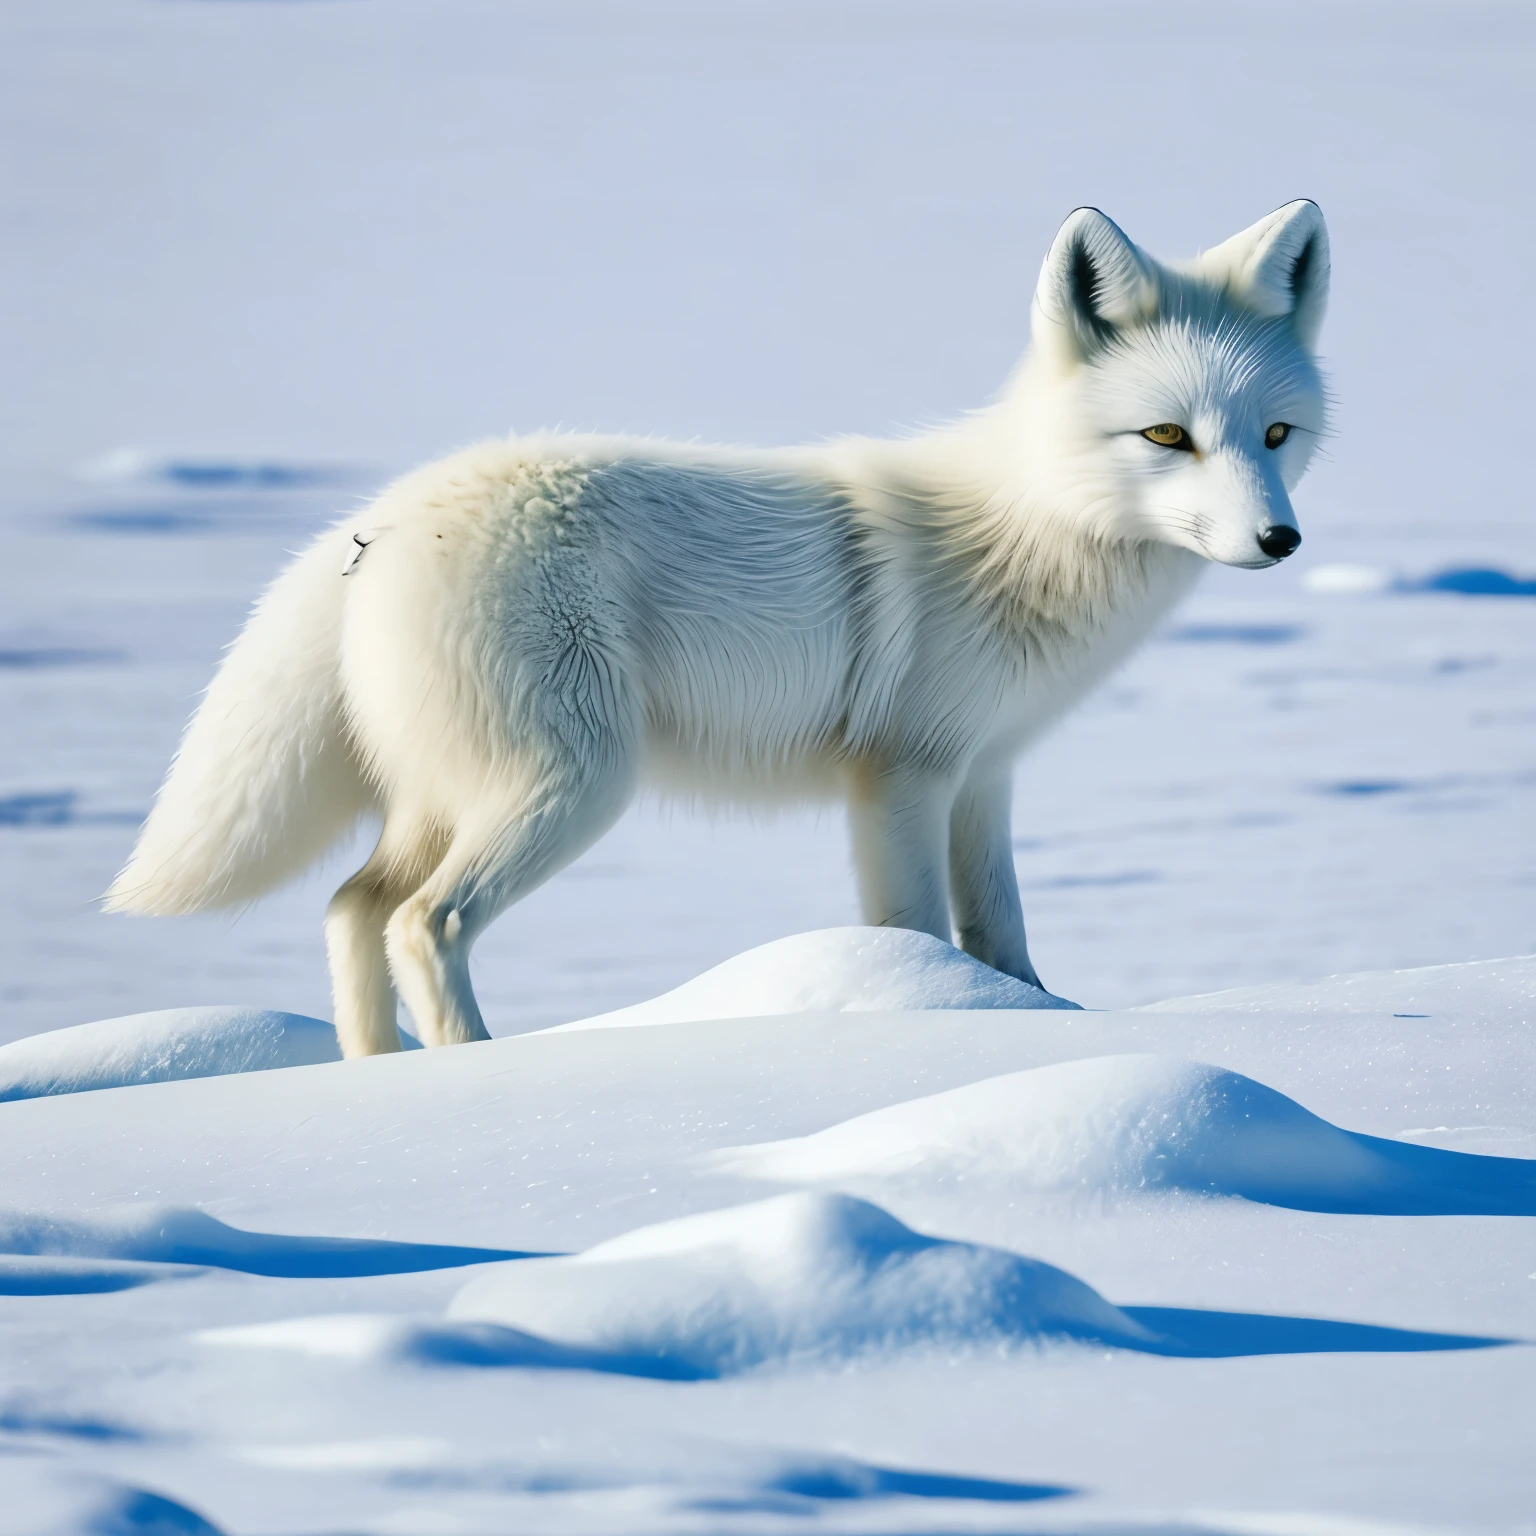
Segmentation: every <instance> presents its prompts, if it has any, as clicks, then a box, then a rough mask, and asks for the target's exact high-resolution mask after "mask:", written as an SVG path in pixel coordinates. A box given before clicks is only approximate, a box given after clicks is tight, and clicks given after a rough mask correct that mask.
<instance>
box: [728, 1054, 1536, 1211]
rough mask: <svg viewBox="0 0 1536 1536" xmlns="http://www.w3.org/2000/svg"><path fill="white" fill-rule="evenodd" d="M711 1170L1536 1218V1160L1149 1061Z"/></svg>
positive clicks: (917, 1110) (997, 1080) (1017, 1080)
mask: <svg viewBox="0 0 1536 1536" xmlns="http://www.w3.org/2000/svg"><path fill="white" fill-rule="evenodd" d="M707 1161H708V1162H709V1163H710V1164H711V1165H712V1166H713V1167H714V1168H716V1169H717V1170H718V1171H722V1172H732V1173H739V1174H744V1175H746V1176H748V1177H750V1178H759V1179H772V1180H777V1181H781V1182H784V1183H797V1184H825V1183H838V1182H841V1181H845V1180H858V1179H876V1180H878V1179H886V1178H899V1177H902V1176H907V1175H919V1176H924V1177H936V1178H946V1177H949V1178H956V1177H963V1178H999V1179H1005V1180H1007V1181H1008V1182H1010V1183H1011V1184H1013V1185H1015V1186H1023V1187H1024V1188H1026V1189H1030V1190H1035V1191H1041V1192H1048V1191H1076V1192H1081V1193H1086V1194H1123V1193H1128V1192H1132V1191H1143V1190H1181V1191H1186V1192H1190V1193H1197V1194H1212V1195H1235V1196H1240V1197H1242V1198H1244V1199H1247V1200H1255V1201H1261V1202H1263V1203H1266V1204H1270V1205H1281V1206H1289V1207H1292V1208H1294V1209H1299V1210H1312V1211H1336V1212H1352V1213H1357V1214H1375V1215H1409V1214H1415V1215H1430V1214H1453V1213H1462V1212H1464V1213H1479V1212H1480V1213H1483V1214H1510V1215H1515V1214H1536V1161H1530V1160H1526V1159H1522V1158H1503V1157H1478V1156H1473V1155H1471V1154H1468V1153H1462V1152H1447V1151H1442V1150H1440V1149H1438V1148H1433V1147H1420V1146H1413V1145H1409V1144H1406V1143H1401V1142H1394V1141H1389V1140H1386V1139H1384V1138H1381V1137H1375V1136H1362V1135H1358V1134H1356V1133H1355V1132H1352V1131H1344V1130H1341V1129H1339V1127H1337V1126H1335V1125H1331V1124H1329V1122H1328V1121H1326V1120H1323V1119H1320V1118H1319V1117H1318V1116H1317V1115H1314V1114H1312V1113H1311V1111H1310V1110H1307V1109H1304V1108H1302V1106H1301V1105H1300V1104H1298V1103H1296V1101H1295V1100H1294V1099H1289V1098H1287V1097H1286V1096H1285V1095H1284V1094H1283V1093H1278V1092H1276V1091H1275V1090H1274V1089H1273V1088H1269V1087H1266V1086H1265V1085H1264V1084H1263V1083H1260V1082H1255V1081H1254V1079H1252V1078H1250V1077H1244V1076H1243V1075H1242V1074H1241V1073H1239V1072H1229V1071H1227V1070H1225V1069H1224V1068H1221V1067H1214V1066H1209V1065H1207V1064H1205V1063H1203V1062H1198V1061H1182V1060H1179V1059H1177V1058H1172V1057H1164V1056H1154V1055H1123V1056H1102V1057H1097V1058H1093V1059H1090V1060H1086V1061H1069V1062H1063V1063H1061V1064H1060V1065H1057V1066H1049V1067H1036V1068H1033V1069H1031V1070H1029V1071H1025V1072H1010V1073H1008V1074H1006V1075H1004V1076H1001V1077H993V1078H987V1079H985V1080H984V1081H982V1082H979V1083H971V1084H968V1085H967V1086H965V1087H963V1088H952V1089H950V1090H949V1091H948V1092H945V1093H936V1094H932V1095H930V1096H928V1097H925V1098H920V1099H912V1100H909V1101H907V1102H906V1103H902V1104H893V1105H891V1106H890V1107H889V1108H887V1109H878V1110H875V1111H873V1112H871V1113H870V1114H865V1115H859V1116H857V1117H855V1118H854V1119H852V1120H847V1121H844V1122H843V1123H842V1124H841V1125H834V1126H832V1127H830V1128H829V1129H827V1130H825V1131H819V1132H817V1133H816V1134H814V1135H811V1136H802V1137H796V1138H793V1139H790V1140H786V1141H778V1142H766V1143H762V1144H760V1145H757V1146H747V1147H738V1148H732V1149H728V1150H726V1151H724V1152H720V1153H716V1154H713V1155H712V1156H711V1157H710V1158H709V1159H708V1160H707Z"/></svg>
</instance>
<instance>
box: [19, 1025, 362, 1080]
mask: <svg viewBox="0 0 1536 1536" xmlns="http://www.w3.org/2000/svg"><path fill="white" fill-rule="evenodd" d="M340 1060H341V1052H340V1050H339V1049H338V1048H337V1045H336V1031H335V1030H334V1029H332V1028H331V1026H330V1025H329V1024H326V1023H323V1022H322V1021H321V1020H319V1019H309V1018H305V1017H304V1016H303V1015H302V1014H297V1013H271V1012H267V1011H266V1010H264V1009H259V1008H167V1009H164V1010H163V1011H161V1012H158V1013H134V1014H129V1015H128V1016H127V1017H126V1018H121V1019H100V1020H98V1021H97V1022H96V1023H94V1024H77V1025H75V1026H74V1028H72V1029H57V1030H54V1031H53V1032H52V1033H51V1034H46V1035H30V1036H28V1037H27V1038H26V1039H24V1040H17V1041H14V1042H13V1043H12V1044H10V1045H5V1046H0V1100H6V1099H35V1098H41V1097H43V1096H44V1095H45V1094H54V1093H81V1092H83V1091H85V1090H86V1089H91V1088H121V1087H125V1086H127V1085H129V1084H132V1083H167V1082H172V1081H174V1080H176V1079H178V1078H184V1077H221V1076H223V1075H224V1074H225V1073H227V1072H266V1071H270V1070H271V1069H272V1068H274V1067H307V1066H312V1065H313V1064H314V1063H316V1062H321V1061H340Z"/></svg>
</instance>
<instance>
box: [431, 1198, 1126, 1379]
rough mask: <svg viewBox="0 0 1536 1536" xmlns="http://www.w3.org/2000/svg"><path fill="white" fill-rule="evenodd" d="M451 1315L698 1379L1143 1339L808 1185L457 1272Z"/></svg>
mask: <svg viewBox="0 0 1536 1536" xmlns="http://www.w3.org/2000/svg"><path fill="white" fill-rule="evenodd" d="M448 1316H449V1318H450V1319H452V1320H455V1321H460V1322H488V1323H497V1324H501V1325H503V1326H505V1327H510V1328H513V1329H516V1330H519V1331H520V1332H523V1333H530V1334H535V1335H537V1336H539V1337H541V1338H543V1339H548V1340H552V1341H554V1342H557V1343H561V1344H565V1345H567V1346H571V1347H575V1348H578V1349H582V1350H587V1351H594V1352H601V1353H602V1354H605V1355H608V1356H610V1357H615V1358H618V1359H625V1360H630V1361H636V1362H639V1361H655V1362H660V1363H665V1364H666V1365H669V1366H671V1367H673V1368H676V1369H679V1370H681V1371H686V1372H688V1373H691V1374H696V1375H698V1376H728V1375H732V1374H735V1373H737V1372H740V1371H746V1370H750V1369H752V1368H753V1367H756V1366H762V1365H766V1364H770V1363H788V1362H802V1363H808V1362H828V1361H836V1360H846V1359H850V1358H854V1357H857V1356H860V1355H864V1354H869V1353H874V1352H880V1351H886V1350H895V1349H911V1348H921V1347H929V1348H933V1347H937V1348H950V1349H952V1348H956V1347H961V1348H968V1347H973V1346H976V1345H983V1346H984V1345H987V1344H996V1343H1013V1344H1021V1343H1027V1342H1033V1341H1038V1340H1042V1339H1048V1338H1062V1337H1066V1338H1080V1339H1094V1340H1099V1341H1103V1342H1109V1343H1127V1344H1131V1343H1139V1342H1145V1341H1147V1340H1149V1339H1150V1335H1149V1334H1148V1333H1147V1332H1146V1330H1145V1329H1143V1328H1142V1327H1141V1326H1140V1325H1139V1324H1138V1323H1136V1322H1134V1321H1133V1320H1132V1319H1131V1318H1130V1317H1128V1316H1127V1315H1126V1314H1125V1313H1124V1312H1122V1311H1120V1309H1119V1308H1117V1307H1115V1306H1112V1305H1111V1304H1110V1303H1109V1302H1107V1301H1106V1300H1105V1299H1104V1298H1103V1297H1102V1296H1100V1295H1099V1293H1098V1292H1097V1291H1095V1290H1093V1288H1092V1287H1091V1286H1088V1285H1085V1284H1084V1283H1083V1282H1082V1281H1081V1280H1077V1279H1075V1278H1074V1277H1073V1276H1071V1275H1069V1274H1067V1273H1065V1271H1063V1270H1059V1269H1055V1268H1053V1267H1052V1266H1051V1265H1049V1264H1041V1263H1038V1262H1036V1261H1035V1260H1032V1259H1026V1258H1021V1257H1020V1256H1019V1255H1017V1254H1013V1253H1007V1252H1004V1251H1003V1250H1002V1249H998V1248H986V1247H981V1246H978V1245H976V1244H972V1243H958V1242H945V1241H943V1240H941V1239H938V1238H932V1237H925V1236H923V1235H922V1234H921V1233H918V1232H914V1231H912V1230H911V1228H909V1227H906V1226H903V1225H902V1223H901V1222H899V1221H897V1220H896V1218H895V1217H894V1216H891V1215H889V1214H887V1213H886V1212H885V1211H883V1210H881V1209H880V1208H879V1207H878V1206H874V1205H870V1204H868V1203H867V1202H865V1201H863V1200H855V1199H853V1198H852V1197H850V1196H847V1195H835V1194H821V1193H802V1194H792V1195H781V1196H778V1197H777V1198H775V1199H771V1200H764V1201H760V1202H756V1203H754V1204H751V1205H745V1206H737V1207H735V1208H733V1209H730V1210H724V1211H712V1212H709V1213H708V1214H705V1215H700V1216H685V1217H682V1218H680V1219H678V1220H676V1221H666V1222H661V1223H659V1224H657V1225H655V1226H649V1227H641V1228H639V1229H637V1230H636V1231H633V1232H628V1233H626V1234H624V1235H623V1236H622V1237H617V1238H614V1239H612V1240H611V1241H609V1242H606V1243H599V1244H598V1245H597V1246H596V1247H595V1248H590V1249H588V1250H587V1251H586V1252H585V1253H581V1254H578V1255H576V1256H575V1257H572V1258H559V1259H545V1260H534V1261H529V1262H525V1263H520V1264H509V1265H501V1266H498V1267H497V1268H496V1269H494V1270H492V1271H490V1272H488V1273H486V1274H483V1275H481V1276H480V1277H479V1278H477V1279H475V1280H472V1281H470V1283H469V1284H468V1285H466V1286H465V1287H464V1288H463V1289H462V1290H461V1291H460V1292H459V1293H458V1295H457V1296H455V1297H454V1299H453V1301H452V1303H451V1305H450V1306H449V1309H448Z"/></svg>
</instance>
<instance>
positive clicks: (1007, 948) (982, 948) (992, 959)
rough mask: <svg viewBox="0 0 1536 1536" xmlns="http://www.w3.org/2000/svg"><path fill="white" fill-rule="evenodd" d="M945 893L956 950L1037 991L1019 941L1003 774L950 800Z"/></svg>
mask: <svg viewBox="0 0 1536 1536" xmlns="http://www.w3.org/2000/svg"><path fill="white" fill-rule="evenodd" d="M949 890H950V899H951V900H952V902H953V903H954V911H955V928H956V930H957V931H958V933H959V936H960V947H961V949H963V950H964V951H965V952H966V953H967V954H968V955H974V956H975V957H976V958H977V959H978V960H981V961H984V962H985V963H986V964H987V965H990V966H991V967H992V968H993V969H994V970H999V971H1004V972H1006V973H1007V974H1008V975H1009V976H1017V977H1018V979H1019V980H1020V981H1027V982H1028V983H1029V984H1030V985H1031V986H1035V987H1038V986H1039V985H1040V978H1039V977H1038V976H1037V975H1036V974H1035V968H1034V966H1033V965H1032V964H1031V963H1030V959H1029V947H1028V945H1026V943H1025V942H1024V909H1023V907H1022V906H1021V905H1020V902H1019V877H1018V875H1017V874H1016V873H1015V872H1014V867H1013V782H1012V777H1011V775H1010V774H1009V773H1008V771H1007V770H1006V769H1004V770H1003V772H1002V773H1000V774H998V775H997V776H995V777H993V778H989V779H986V780H983V781H981V782H979V783H978V782H968V783H966V784H965V785H964V786H963V787H962V788H961V790H960V793H959V794H958V795H956V796H955V803H954V805H953V807H952V808H951V810H950V813H949Z"/></svg>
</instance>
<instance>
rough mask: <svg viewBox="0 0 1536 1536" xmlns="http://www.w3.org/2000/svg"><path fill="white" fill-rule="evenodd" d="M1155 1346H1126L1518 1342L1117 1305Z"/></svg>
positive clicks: (1289, 1349)
mask: <svg viewBox="0 0 1536 1536" xmlns="http://www.w3.org/2000/svg"><path fill="white" fill-rule="evenodd" d="M1120 1310H1121V1311H1122V1312H1124V1313H1125V1314H1126V1316H1127V1317H1130V1318H1133V1319H1134V1320H1135V1321H1136V1322H1138V1323H1140V1324H1141V1326H1142V1327H1143V1328H1145V1329H1147V1330H1148V1331H1149V1332H1150V1333H1153V1334H1156V1335H1157V1338H1158V1341H1159V1342H1157V1343H1155V1344H1141V1345H1134V1344H1133V1345H1126V1344H1123V1343H1122V1344H1121V1347H1122V1348H1131V1349H1136V1350H1138V1351H1139V1352H1140V1353H1142V1354H1149V1355H1169V1356H1177V1357H1182V1358H1184V1359H1193V1360H1230V1359H1233V1358H1235V1357H1237V1356H1239V1355H1328V1354H1418V1353H1424V1352H1429V1351H1435V1350H1453V1349H1494V1348H1496V1347H1498V1346H1500V1345H1505V1344H1514V1343H1517V1342H1519V1341H1518V1340H1515V1339H1495V1338H1486V1337H1484V1336H1482V1335H1479V1334H1470V1333H1420V1332H1418V1331H1417V1330H1415V1329H1412V1328H1379V1327H1377V1326H1376V1325H1375V1324H1373V1323H1340V1322H1334V1321H1331V1320H1329V1319H1327V1318H1321V1317H1276V1316H1271V1315H1270V1314H1268V1313H1264V1312H1207V1311H1203V1310H1201V1309H1199V1308H1193V1307H1121V1309H1120Z"/></svg>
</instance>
